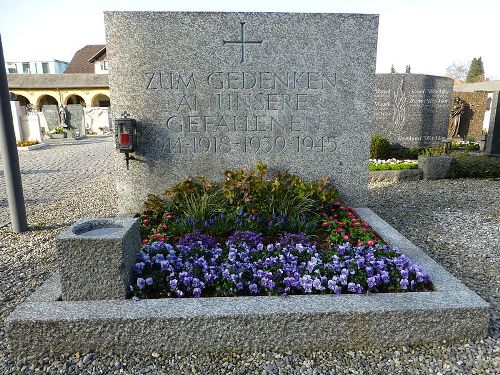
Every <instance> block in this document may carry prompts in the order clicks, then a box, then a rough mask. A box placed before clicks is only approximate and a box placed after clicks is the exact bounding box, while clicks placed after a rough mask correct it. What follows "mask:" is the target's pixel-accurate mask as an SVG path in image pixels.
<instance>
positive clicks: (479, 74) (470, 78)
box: [465, 57, 484, 83]
mask: <svg viewBox="0 0 500 375" xmlns="http://www.w3.org/2000/svg"><path fill="white" fill-rule="evenodd" d="M482 81H484V67H483V61H482V60H481V57H479V58H478V59H476V58H475V57H474V58H473V59H472V62H471V63H470V68H469V72H468V73H467V78H465V82H467V83H472V82H482Z"/></svg>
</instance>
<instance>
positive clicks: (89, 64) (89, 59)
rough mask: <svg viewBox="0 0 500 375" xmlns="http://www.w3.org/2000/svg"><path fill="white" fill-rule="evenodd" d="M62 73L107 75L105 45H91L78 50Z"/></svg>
mask: <svg viewBox="0 0 500 375" xmlns="http://www.w3.org/2000/svg"><path fill="white" fill-rule="evenodd" d="M64 73H67V74H73V73H89V74H90V73H94V74H108V59H107V55H106V45H105V44H91V45H87V46H85V47H83V48H82V49H80V50H78V51H77V52H76V53H75V55H74V56H73V58H72V59H71V62H70V63H69V66H68V68H67V69H66V71H65V72H64Z"/></svg>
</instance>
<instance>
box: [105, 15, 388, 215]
mask: <svg viewBox="0 0 500 375" xmlns="http://www.w3.org/2000/svg"><path fill="white" fill-rule="evenodd" d="M105 24H106V38H107V44H106V46H107V54H108V57H109V61H110V77H109V80H110V89H111V104H112V106H111V107H112V111H113V118H117V117H119V116H120V114H121V113H123V112H124V111H126V112H128V113H129V114H130V116H131V117H132V118H134V119H136V120H137V130H138V150H137V152H136V153H135V154H134V156H135V158H136V160H133V161H131V163H130V170H129V171H127V170H126V168H125V162H124V161H123V155H120V154H119V153H118V152H117V153H116V164H117V168H118V171H119V175H120V179H119V181H118V191H119V202H120V205H121V207H120V209H121V212H123V213H125V212H134V211H135V212H137V211H138V210H140V209H141V202H143V201H144V199H145V198H146V196H147V194H148V193H161V192H163V191H164V190H165V188H167V187H168V186H172V185H173V184H175V183H177V182H179V181H180V180H182V179H183V178H185V177H187V176H188V175H194V176H198V175H204V176H206V177H208V178H211V179H220V178H221V176H222V172H223V171H224V170H225V169H228V168H239V167H247V168H248V167H252V166H254V165H255V163H256V162H257V161H258V160H260V161H262V162H264V163H265V164H267V165H269V167H271V168H279V169H288V170H290V171H291V172H292V173H295V174H298V175H300V176H302V177H304V178H307V179H316V178H320V177H323V176H328V177H330V179H331V181H332V182H333V184H334V185H335V186H336V187H337V188H338V189H339V190H340V192H341V195H342V198H344V199H345V200H347V201H348V202H349V203H351V204H353V205H357V206H360V205H362V204H363V199H364V197H365V196H366V189H367V184H368V168H367V164H368V159H369V138H370V134H371V131H370V128H371V123H372V119H371V113H372V111H371V108H372V100H373V99H372V98H373V89H374V87H373V86H374V80H375V74H374V71H375V57H376V47H377V28H378V16H377V15H358V14H299V13H180V12H106V13H105ZM131 25H133V27H132V26H131ZM125 26H126V27H125Z"/></svg>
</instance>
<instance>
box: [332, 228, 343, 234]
mask: <svg viewBox="0 0 500 375" xmlns="http://www.w3.org/2000/svg"><path fill="white" fill-rule="evenodd" d="M334 232H335V233H340V232H342V229H340V228H337V229H335V230H334Z"/></svg>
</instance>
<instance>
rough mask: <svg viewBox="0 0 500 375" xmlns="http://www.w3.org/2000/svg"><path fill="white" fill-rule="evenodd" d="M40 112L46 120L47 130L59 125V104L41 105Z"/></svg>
mask: <svg viewBox="0 0 500 375" xmlns="http://www.w3.org/2000/svg"><path fill="white" fill-rule="evenodd" d="M42 113H43V116H44V117H45V121H46V122H47V127H48V128H49V132H50V131H52V130H54V129H55V128H58V127H60V126H61V120H60V118H59V106H58V105H55V104H46V105H44V106H43V107H42Z"/></svg>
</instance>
